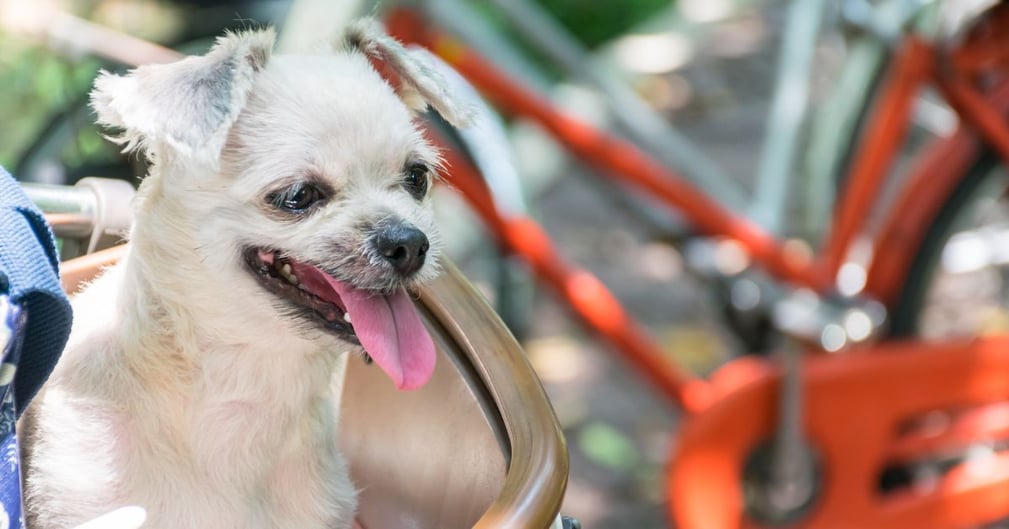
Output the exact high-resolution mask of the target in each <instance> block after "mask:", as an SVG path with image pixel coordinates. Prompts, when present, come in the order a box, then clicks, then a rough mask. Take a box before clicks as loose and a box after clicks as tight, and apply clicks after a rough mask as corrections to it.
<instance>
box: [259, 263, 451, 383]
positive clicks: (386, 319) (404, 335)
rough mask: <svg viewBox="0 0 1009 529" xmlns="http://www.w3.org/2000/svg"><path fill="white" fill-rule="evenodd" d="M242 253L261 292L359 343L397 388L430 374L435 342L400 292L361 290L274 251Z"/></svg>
mask: <svg viewBox="0 0 1009 529" xmlns="http://www.w3.org/2000/svg"><path fill="white" fill-rule="evenodd" d="M243 257H244V259H245V262H246V264H247V265H248V266H249V268H250V269H251V271H252V273H253V275H254V276H255V277H256V279H257V280H258V281H259V283H260V284H262V285H263V287H264V288H266V290H268V291H270V292H272V293H273V294H274V295H276V296H278V297H280V298H283V299H285V300H287V301H288V302H290V303H291V304H293V305H295V306H297V307H299V308H301V309H302V310H305V311H306V312H308V314H309V317H310V318H311V319H312V320H313V321H315V322H316V323H317V324H319V325H320V326H321V327H322V328H324V329H326V330H327V331H328V332H330V333H332V334H335V335H337V336H338V337H340V338H342V339H344V340H347V341H351V342H357V343H359V344H361V346H362V347H364V350H365V352H367V354H368V355H369V356H370V357H371V358H372V359H374V361H375V363H376V364H378V365H379V367H381V368H382V370H383V371H385V372H386V374H388V375H389V377H390V378H392V380H393V382H394V383H395V384H396V387H398V388H399V389H415V388H419V387H420V386H422V385H424V383H425V382H427V380H428V379H429V378H431V374H432V372H433V371H434V362H435V351H434V343H433V341H432V340H431V336H430V335H429V334H428V332H427V329H426V328H425V327H424V324H423V323H421V321H420V316H419V315H418V314H417V309H416V308H415V307H414V305H413V301H412V300H411V299H410V295H409V294H408V293H407V292H406V291H405V290H402V289H401V290H397V291H395V292H392V293H377V292H372V291H368V290H363V289H360V288H357V287H354V286H353V285H351V284H349V283H346V282H344V281H340V280H338V279H336V278H334V277H332V276H330V275H329V274H327V273H326V272H324V271H322V270H321V269H319V268H318V267H316V266H314V265H311V264H308V263H303V262H300V261H297V260H295V259H292V258H290V257H285V256H283V255H282V253H281V252H277V251H273V250H266V249H262V248H247V249H246V250H245V251H244V253H243Z"/></svg>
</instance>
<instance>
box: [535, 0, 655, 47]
mask: <svg viewBox="0 0 1009 529" xmlns="http://www.w3.org/2000/svg"><path fill="white" fill-rule="evenodd" d="M537 2H538V3H539V4H540V5H541V6H543V8H544V9H546V10H547V11H549V12H550V14H552V15H553V16H554V17H556V18H557V20H558V21H559V22H560V23H561V24H562V25H564V26H565V27H566V28H567V29H568V30H569V31H571V32H572V33H573V34H574V35H575V36H577V37H578V38H579V40H581V41H582V42H583V43H584V44H585V45H587V46H589V47H590V48H591V47H595V46H598V45H599V44H602V43H604V42H606V41H608V40H610V39H612V38H614V37H616V36H618V35H620V34H621V33H624V32H626V31H627V30H629V29H631V28H632V27H634V26H635V25H637V24H640V23H641V22H643V21H645V20H646V19H648V18H649V17H650V16H652V15H654V14H655V13H657V12H658V11H660V10H662V9H663V8H667V7H669V6H670V5H672V4H673V3H674V2H673V1H672V0H622V1H620V0H618V1H606V2H601V1H597V2H586V1H585V0H537Z"/></svg>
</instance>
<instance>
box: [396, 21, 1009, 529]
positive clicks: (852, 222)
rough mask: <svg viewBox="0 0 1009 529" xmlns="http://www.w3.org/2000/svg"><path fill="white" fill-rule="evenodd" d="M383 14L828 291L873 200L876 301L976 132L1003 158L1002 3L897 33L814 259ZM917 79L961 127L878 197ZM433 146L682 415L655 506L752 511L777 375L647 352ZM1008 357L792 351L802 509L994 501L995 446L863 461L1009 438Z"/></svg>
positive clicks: (896, 521) (709, 222) (443, 43)
mask: <svg viewBox="0 0 1009 529" xmlns="http://www.w3.org/2000/svg"><path fill="white" fill-rule="evenodd" d="M387 23H388V27H389V28H390V30H391V32H392V33H393V34H394V35H396V36H397V37H398V38H399V39H401V40H403V41H404V42H406V43H414V44H418V45H421V46H424V47H426V48H428V49H430V50H433V51H434V52H435V53H436V54H438V55H439V56H441V57H442V58H443V59H444V60H446V61H447V62H448V63H449V64H451V65H452V66H453V67H454V68H456V69H457V70H458V71H459V72H460V73H461V74H462V75H463V76H464V77H466V78H467V79H468V80H469V81H470V82H471V83H472V84H473V85H475V86H476V87H477V88H478V89H479V90H480V91H481V93H483V94H484V95H486V96H487V97H488V98H489V99H491V100H492V101H493V102H494V103H496V104H497V105H498V107H499V108H501V109H502V110H503V111H504V112H505V113H507V114H511V115H516V116H522V117H526V118H530V119H532V120H533V121H535V122H537V123H539V124H540V125H542V126H543V127H545V128H546V129H547V130H548V131H549V132H550V133H551V134H553V135H554V136H555V137H556V138H557V139H558V140H559V141H560V142H561V143H562V144H563V145H564V146H565V147H566V148H568V149H569V150H570V151H571V152H572V153H573V154H574V155H575V156H577V157H578V158H580V159H582V160H585V161H587V162H588V163H590V164H592V165H593V166H595V167H598V168H600V169H603V170H604V171H605V172H606V173H607V174H608V175H609V176H610V177H611V178H612V179H614V180H616V181H618V182H622V183H627V184H631V185H635V186H638V187H640V188H642V189H644V190H645V191H647V192H648V193H649V194H650V195H651V196H654V197H656V198H658V199H659V200H661V201H664V202H665V203H666V204H668V205H669V206H670V207H672V208H675V210H676V211H678V212H679V213H681V214H682V215H683V216H684V217H685V218H686V219H688V220H689V221H690V222H691V223H692V224H693V225H694V226H695V227H696V228H697V229H698V230H700V231H702V232H703V233H705V234H707V235H710V236H716V237H725V238H729V239H733V240H735V241H737V242H738V243H739V244H740V245H741V246H742V247H743V248H745V249H746V250H747V251H748V252H749V254H750V256H751V258H752V260H753V261H754V262H755V263H756V264H758V265H759V266H761V267H762V268H763V269H764V270H766V271H767V272H768V273H769V274H771V275H772V276H773V277H775V278H777V279H779V280H781V281H783V282H785V283H789V284H791V285H794V286H797V287H804V288H810V289H812V290H814V291H816V292H818V293H820V294H828V295H829V294H831V293H832V292H833V291H834V289H835V286H834V285H835V278H836V277H837V275H838V273H839V271H840V269H841V266H842V265H843V264H844V263H845V262H846V260H847V259H848V257H849V255H848V254H849V252H850V251H851V249H852V247H853V244H854V243H855V242H856V239H858V238H860V237H861V236H862V234H863V233H864V231H865V230H866V229H867V226H866V219H867V218H869V216H870V213H872V212H873V211H874V210H875V209H876V208H880V207H886V208H887V209H885V210H884V211H883V213H884V215H883V220H882V223H881V224H880V225H879V227H878V228H877V229H876V230H875V233H874V237H873V243H874V244H873V255H872V259H871V261H870V262H869V264H868V270H867V277H866V285H865V287H864V293H865V294H866V295H868V296H870V297H872V298H873V299H876V300H878V301H880V302H882V303H884V304H886V305H888V306H889V305H890V304H892V303H893V302H894V301H895V299H896V297H897V296H898V295H899V294H900V292H899V290H898V289H899V287H900V285H902V284H903V276H904V275H905V274H907V273H908V270H909V269H910V266H911V264H912V261H913V259H914V256H915V255H916V254H917V252H918V250H919V247H920V245H921V243H922V240H923V238H924V236H925V232H926V230H927V229H928V227H929V225H930V223H931V221H932V219H934V218H935V217H936V215H937V214H938V211H939V209H940V208H941V207H942V205H943V204H944V203H945V202H946V201H947V199H948V197H949V196H950V195H951V193H952V192H953V190H954V189H955V188H956V186H957V184H958V183H959V182H960V181H961V179H962V177H963V175H964V174H965V173H966V171H967V170H968V169H969V164H970V163H972V162H973V161H974V160H975V159H976V156H977V153H978V151H979V149H980V144H979V139H980V140H983V141H984V142H986V143H987V144H989V145H990V146H992V147H993V148H994V149H995V151H996V152H998V153H999V154H1000V156H1001V158H1002V159H1003V160H1004V161H1006V162H1009V126H1007V124H1006V121H1005V116H1006V113H1007V111H1009V80H1006V79H1001V80H1000V83H999V84H997V85H995V86H994V87H992V88H990V89H987V90H982V89H981V88H980V84H979V83H976V82H975V81H976V80H977V79H978V78H979V77H981V76H982V74H985V73H990V72H992V71H995V72H1004V71H1006V68H1007V66H1009V52H1006V51H1005V50H1007V49H1009V9H996V10H995V11H994V13H993V15H991V16H989V18H988V19H987V20H986V21H985V24H987V25H988V26H990V27H989V28H987V29H986V30H985V31H979V32H975V33H973V34H972V36H971V37H970V38H968V39H966V40H965V41H964V42H962V43H960V45H959V46H958V47H956V48H955V49H954V50H953V51H951V52H949V53H946V52H945V51H944V50H943V49H941V48H940V47H938V46H937V45H936V44H933V43H931V42H927V41H925V40H923V39H921V38H919V37H917V36H907V37H905V38H904V39H903V41H902V42H901V44H900V45H899V48H898V52H897V53H896V54H895V57H894V61H893V63H892V64H891V66H890V68H889V76H888V79H887V80H886V82H885V84H884V85H883V87H882V89H881V91H880V92H879V94H878V98H877V100H876V103H875V106H874V110H873V111H872V113H871V115H870V118H869V121H868V123H867V125H866V128H865V130H866V131H867V133H866V134H865V136H864V137H863V138H862V140H861V145H860V148H859V149H858V150H857V151H856V154H855V158H854V161H853V164H852V166H851V171H850V173H849V174H848V175H847V178H846V187H845V188H844V190H843V192H842V194H841V195H840V199H839V201H838V204H837V207H836V209H835V212H834V219H833V222H832V224H831V226H832V228H831V230H830V232H829V234H828V235H827V237H826V239H825V242H824V243H823V245H822V247H821V248H820V249H819V251H818V252H817V255H816V256H815V257H814V258H813V259H810V258H808V256H806V255H805V254H804V253H797V252H790V251H789V249H788V248H789V246H788V245H786V244H785V243H784V241H781V240H777V239H775V238H774V237H772V236H771V235H769V234H767V233H766V232H764V231H763V230H761V229H760V228H759V227H758V226H757V225H755V224H753V223H752V222H749V221H748V220H747V219H745V218H742V217H740V216H738V215H736V214H733V213H732V212H730V211H727V210H725V209H724V208H722V207H721V206H720V205H719V204H718V203H717V202H715V201H714V200H712V199H710V198H709V197H708V196H707V195H705V194H704V193H703V192H702V191H700V190H699V189H697V188H696V187H694V186H693V185H692V184H690V183H689V182H687V181H686V180H685V179H683V178H682V177H680V176H679V175H677V174H676V173H675V172H674V171H671V170H669V169H667V168H665V167H663V166H661V165H660V164H658V163H657V162H655V161H653V160H652V159H651V158H649V157H648V156H647V155H646V154H644V153H643V152H642V151H641V150H640V149H638V148H637V147H635V146H634V145H632V144H629V143H627V142H625V141H623V140H621V139H618V138H615V137H613V136H610V135H608V134H606V133H603V132H600V131H598V130H595V129H594V128H592V127H590V126H588V125H585V124H583V123H581V122H579V121H578V120H576V119H573V118H571V117H568V116H566V115H564V114H562V113H560V112H558V111H557V110H556V109H555V108H554V107H553V106H552V105H551V104H550V103H548V102H546V101H545V100H543V99H542V98H540V97H539V96H537V95H535V94H534V93H532V92H531V91H529V90H526V89H524V88H523V87H521V86H520V85H519V84H518V83H516V82H515V81H513V80H512V79H511V78H510V77H508V76H507V75H505V74H503V73H501V72H499V71H498V70H496V69H495V68H494V67H493V66H492V65H491V64H489V63H488V62H486V61H485V60H483V59H482V58H481V57H479V56H478V55H476V54H475V53H473V52H472V51H471V50H469V49H467V48H465V47H464V46H462V45H461V44H460V43H458V42H457V41H455V40H454V39H453V38H452V37H450V36H448V35H445V34H444V33H441V32H440V31H439V30H438V29H437V28H436V27H434V26H433V25H431V24H427V23H425V22H424V21H422V19H421V18H420V17H419V15H418V14H417V13H415V12H413V11H411V10H409V9H397V10H394V11H392V12H391V13H389V15H388V18H387ZM929 83H931V84H932V85H934V86H935V87H936V88H938V90H939V91H940V93H941V94H942V95H943V96H944V97H945V98H946V100H947V101H948V102H949V103H950V105H951V106H952V107H953V109H954V110H955V111H956V113H957V114H958V116H959V117H960V127H959V129H958V130H957V131H956V132H955V134H953V135H952V136H950V137H947V138H941V139H937V140H935V141H933V142H932V143H931V144H930V145H929V146H928V147H927V148H925V149H923V150H922V151H921V152H922V154H921V155H920V156H919V157H918V159H917V161H916V163H915V164H914V167H913V169H912V172H911V174H910V176H909V178H908V180H907V181H908V184H907V185H906V186H905V187H903V189H902V190H901V192H900V194H899V196H898V197H897V199H896V200H895V201H894V202H893V203H891V204H889V205H885V204H880V203H879V197H880V196H881V193H880V188H881V186H882V185H883V182H884V180H885V178H886V177H887V176H888V172H889V170H890V169H891V167H892V165H893V163H894V160H895V157H896V155H897V153H898V151H899V149H900V148H901V147H902V146H903V143H904V140H905V137H906V133H907V131H908V127H909V126H910V122H911V119H910V118H911V112H912V105H913V104H914V102H915V98H916V95H917V94H918V92H919V91H920V90H921V89H922V88H923V87H924V86H925V85H926V84H929ZM448 158H449V160H448V161H449V165H450V168H451V171H450V172H451V175H450V179H451V182H452V183H453V184H454V185H455V186H456V187H457V188H458V189H459V191H460V192H461V193H462V195H463V196H464V197H465V199H466V200H467V201H468V203H469V204H470V205H471V206H472V207H473V208H474V209H475V210H476V211H477V212H478V214H479V215H480V216H481V217H482V218H483V220H484V221H485V222H486V224H487V226H488V227H489V228H490V230H491V232H493V233H494V234H496V235H497V236H498V237H499V239H500V241H501V243H502V244H503V245H504V247H505V248H506V249H508V250H509V251H511V252H513V253H515V254H517V255H519V256H521V257H522V258H523V259H525V260H526V261H527V262H529V263H530V264H531V265H532V267H533V269H534V271H535V272H536V274H537V276H538V277H539V278H540V279H541V280H543V281H544V282H546V283H548V284H550V285H551V286H552V287H553V288H554V289H555V290H556V292H557V293H558V294H559V295H560V296H561V297H562V298H563V299H564V300H565V301H566V302H567V303H568V305H570V307H571V308H572V309H573V310H574V311H575V312H576V313H577V314H578V315H579V316H580V317H581V318H582V319H583V320H585V321H586V322H587V323H588V325H589V326H590V327H592V328H593V329H594V330H596V331H598V332H599V334H600V335H601V336H603V337H604V338H605V339H607V340H608V341H609V342H611V343H612V344H614V345H615V346H616V347H617V348H618V350H619V352H621V353H622V354H623V356H624V357H626V359H627V360H629V361H630V362H631V363H632V364H633V365H634V366H635V367H636V368H637V370H638V371H639V372H640V374H641V375H643V376H644V377H645V378H647V379H649V380H650V381H651V382H652V383H653V384H655V386H656V387H658V388H659V389H660V390H661V391H662V393H663V394H665V395H666V396H668V397H669V398H671V399H672V400H673V401H675V402H677V403H678V404H680V405H681V406H682V407H683V408H684V410H685V411H687V412H688V413H689V414H690V415H691V416H690V417H689V419H688V420H687V421H686V423H685V426H684V427H683V429H682V435H681V437H680V438H679V440H678V442H677V443H676V444H677V449H676V452H675V454H674V455H673V458H672V461H673V464H672V465H671V467H670V471H669V493H670V497H671V499H672V501H671V503H670V509H671V511H670V512H671V515H672V517H673V519H675V520H676V522H677V525H678V526H680V527H685V528H687V527H691V528H693V527H706V528H719V529H720V528H730V527H758V526H760V523H758V522H756V521H755V520H754V519H753V518H752V517H751V516H750V515H749V514H747V511H746V509H745V499H744V497H743V492H742V487H741V486H740V476H741V469H742V468H743V465H744V464H745V461H746V458H747V457H748V456H749V455H751V454H752V453H753V451H754V450H755V448H756V447H758V446H759V445H760V444H762V443H764V442H767V441H769V440H770V439H771V436H772V435H773V433H772V426H773V425H774V424H776V415H777V410H778V404H777V396H776V395H777V392H778V391H779V389H778V383H779V380H778V378H779V374H777V373H776V372H775V370H774V369H773V368H772V367H771V366H770V365H769V364H768V363H766V362H765V361H762V360H757V359H754V358H743V359H739V360H736V361H733V362H730V363H729V364H728V365H726V366H724V367H723V368H722V369H721V370H720V371H719V372H717V373H716V374H715V375H714V376H713V377H712V378H711V380H710V381H702V380H699V379H696V378H692V377H690V376H688V375H686V374H685V373H684V372H682V371H680V370H678V369H676V368H675V367H673V366H671V365H669V364H668V363H667V362H665V361H664V360H661V358H662V354H661V349H660V348H659V346H658V345H657V344H656V343H654V342H653V341H652V340H651V339H650V338H649V337H648V336H647V334H646V333H645V332H643V330H642V329H641V328H640V327H639V326H638V325H637V324H636V323H635V322H634V321H633V320H632V319H631V318H629V317H628V316H627V314H626V312H625V311H624V310H623V308H622V307H621V306H620V304H619V302H617V301H616V299H615V298H614V297H613V296H612V295H611V294H610V293H609V291H608V290H607V289H606V288H605V287H604V286H603V285H602V284H601V283H599V281H598V280H596V279H595V278H593V277H592V276H591V275H589V274H587V273H586V272H584V271H581V270H578V269H577V268H575V267H573V266H571V265H569V264H567V263H566V262H565V261H564V260H563V259H562V258H561V257H560V256H559V255H558V254H557V252H556V250H555V249H554V247H553V244H552V243H551V241H550V239H549V238H548V237H547V236H546V235H545V234H544V232H543V230H542V229H541V228H540V227H539V226H538V225H536V224H535V222H533V221H532V220H530V219H528V218H523V217H514V216H509V215H506V214H504V213H502V212H501V211H499V210H498V209H497V208H496V207H495V205H494V200H493V197H492V196H491V194H490V192H489V191H488V190H487V188H486V187H485V186H484V184H483V182H482V180H481V179H480V178H479V175H478V174H477V173H476V171H475V170H474V168H473V167H472V166H471V165H470V164H469V163H468V162H467V161H466V160H465V159H463V158H462V157H461V156H458V155H457V154H456V153H454V152H452V151H448ZM1007 370H1009V339H1007V338H1005V337H998V338H980V339H974V340H964V341H960V342H948V343H942V344H926V343H922V342H916V341H910V342H906V343H903V344H881V345H875V346H869V347H863V348H862V350H861V351H854V352H851V353H849V354H845V355H841V356H838V357H829V358H828V357H815V358H812V359H810V360H808V361H807V362H806V366H805V368H804V371H803V394H804V397H803V399H804V400H803V402H804V404H803V406H804V410H805V413H804V417H803V427H804V428H805V431H806V435H807V437H808V438H809V439H810V440H811V441H812V443H813V445H814V446H815V447H816V450H817V453H818V456H819V458H820V462H821V464H822V465H823V466H824V467H825V468H827V469H828V470H826V472H827V473H828V475H827V476H826V477H824V478H823V482H822V483H821V484H820V490H819V493H818V499H817V504H816V505H815V509H814V511H813V512H812V513H811V514H810V515H808V516H807V517H806V518H805V519H804V520H803V522H802V525H803V526H804V527H811V528H826V527H900V528H906V527H915V528H927V527H935V528H939V527H963V526H970V525H979V524H983V523H988V522H990V521H992V520H995V519H998V518H999V517H1000V516H1005V514H1006V507H1005V505H1006V501H1007V500H1009V456H1007V455H1004V454H1003V455H998V456H995V457H994V458H993V459H992V460H991V461H990V464H991V467H990V468H989V469H988V471H986V472H982V473H978V472H972V471H970V469H967V468H964V467H963V465H961V466H960V467H957V468H955V469H954V470H952V471H950V472H948V473H946V474H944V475H943V476H941V478H940V479H938V481H937V484H936V486H935V487H934V488H933V489H931V490H930V491H927V492H921V491H904V492H900V493H894V494H890V495H884V494H883V493H881V492H879V475H880V472H881V471H882V469H883V468H885V466H886V465H887V464H891V463H894V462H901V461H916V460H925V459H927V458H928V457H935V456H936V454H943V453H949V452H950V451H951V450H956V449H961V450H962V449H963V448H965V447H966V446H969V445H970V443H971V442H975V441H976V440H977V439H1000V440H1006V439H1009V421H1007V420H1003V419H1002V418H1001V415H999V414H998V413H995V412H994V411H999V410H1002V408H1000V407H999V406H1001V405H1000V404H993V403H997V402H998V401H1002V400H1006V399H1009V377H1006V376H1005V375H1004V373H1006V372H1007ZM923 387H927V388H928V390H927V391H922V388H923ZM930 410H958V411H956V413H954V414H952V419H951V421H950V422H949V424H947V425H946V426H945V428H942V429H941V430H940V431H928V430H927V429H921V428H909V427H907V425H908V424H913V419H914V418H915V417H917V416H919V415H920V414H923V413H926V412H928V411H930ZM993 410H994V411H993Z"/></svg>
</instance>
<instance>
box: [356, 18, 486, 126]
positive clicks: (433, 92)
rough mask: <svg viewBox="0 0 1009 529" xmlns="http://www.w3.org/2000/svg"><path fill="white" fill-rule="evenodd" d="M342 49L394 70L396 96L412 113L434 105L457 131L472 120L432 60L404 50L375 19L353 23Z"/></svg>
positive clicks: (470, 114) (466, 108) (469, 111)
mask: <svg viewBox="0 0 1009 529" xmlns="http://www.w3.org/2000/svg"><path fill="white" fill-rule="evenodd" d="M342 45H343V46H344V47H345V48H349V49H356V50H359V51H360V52H361V53H363V54H365V55H366V56H367V57H370V58H373V59H377V60H379V61H381V62H382V63H383V64H385V65H387V66H388V67H389V68H391V69H392V70H393V71H394V72H395V74H396V76H397V77H398V78H399V79H398V83H396V84H397V86H396V93H397V94H398V95H399V97H400V99H402V100H403V102H404V103H406V105H407V106H408V107H410V108H411V109H413V110H415V111H417V112H423V111H424V110H425V109H426V108H427V105H431V106H432V107H434V109H435V110H437V111H438V113H439V114H441V116H442V117H443V118H445V119H446V120H447V121H448V122H449V123H451V124H452V125H455V126H456V127H464V126H466V125H468V124H469V122H470V120H471V119H472V110H471V109H470V108H468V107H466V106H463V105H462V103H461V102H462V101H463V99H462V98H460V97H458V96H457V95H456V94H454V93H453V91H452V89H451V87H450V85H449V83H448V82H446V81H445V79H444V78H443V77H442V75H441V74H440V73H439V72H438V71H437V70H436V69H435V66H434V65H433V64H431V63H430V62H429V59H428V58H427V57H425V56H424V55H422V54H421V53H417V52H414V51H411V50H408V49H406V48H404V47H403V45H402V44H400V43H399V41H397V40H396V39H394V38H392V37H390V36H389V35H387V34H386V33H385V31H384V30H383V29H382V27H381V26H380V25H379V24H378V23H377V22H376V21H374V20H373V19H370V18H365V19H361V20H357V21H355V22H353V23H351V24H350V25H349V26H348V27H347V29H346V30H345V31H344V33H343V39H342Z"/></svg>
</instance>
